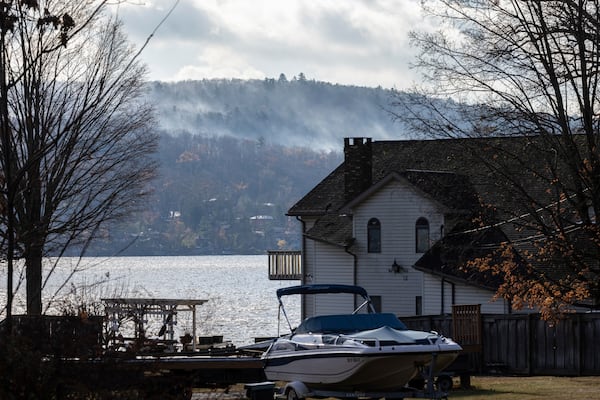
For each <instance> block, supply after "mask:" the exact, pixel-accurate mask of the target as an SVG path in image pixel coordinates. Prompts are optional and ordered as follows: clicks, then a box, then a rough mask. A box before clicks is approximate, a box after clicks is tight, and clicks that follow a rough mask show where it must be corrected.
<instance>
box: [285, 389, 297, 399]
mask: <svg viewBox="0 0 600 400" xmlns="http://www.w3.org/2000/svg"><path fill="white" fill-rule="evenodd" d="M299 399H300V398H299V397H298V393H296V391H295V390H294V389H292V388H290V389H288V391H287V400H299Z"/></svg>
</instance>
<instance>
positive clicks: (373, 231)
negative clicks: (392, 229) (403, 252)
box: [367, 218, 381, 253]
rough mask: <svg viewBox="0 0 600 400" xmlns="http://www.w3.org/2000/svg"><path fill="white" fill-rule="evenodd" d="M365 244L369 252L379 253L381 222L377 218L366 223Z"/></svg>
mask: <svg viewBox="0 0 600 400" xmlns="http://www.w3.org/2000/svg"><path fill="white" fill-rule="evenodd" d="M367 246H368V251H369V253H381V224H380V223H379V220H378V219H377V218H371V219H370V220H369V223H368V224H367Z"/></svg>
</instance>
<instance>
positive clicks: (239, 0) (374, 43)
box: [117, 0, 427, 89]
mask: <svg viewBox="0 0 600 400" xmlns="http://www.w3.org/2000/svg"><path fill="white" fill-rule="evenodd" d="M419 3H420V1H419V0H179V1H177V0H129V1H127V2H126V3H125V4H121V5H120V6H118V9H117V12H118V14H119V16H120V17H121V19H122V20H123V22H124V27H125V31H126V32H127V34H128V37H129V39H130V40H131V41H132V42H134V44H136V45H138V46H140V45H141V44H142V43H144V42H145V41H146V39H147V38H148V37H149V36H150V34H151V33H152V32H153V30H154V29H155V28H156V27H157V26H158V25H159V24H160V23H161V21H162V20H163V19H164V18H165V17H166V16H167V14H168V13H169V10H171V8H172V7H173V6H175V8H174V9H173V10H172V12H171V13H170V15H169V16H168V18H167V19H166V20H164V22H163V23H162V24H161V25H160V26H159V27H158V30H157V31H156V33H155V34H154V35H153V37H152V38H151V40H150V42H149V43H148V45H147V47H146V49H145V50H144V52H143V53H142V60H143V61H144V62H145V63H146V64H147V66H148V69H149V75H148V79H150V80H160V81H179V80H196V79H212V78H239V79H264V78H275V79H277V78H279V75H280V74H281V73H283V74H285V75H286V77H287V78H288V79H292V78H293V77H294V76H298V75H299V74H300V73H304V75H305V76H306V78H307V79H311V80H312V79H314V80H317V81H324V82H331V83H338V84H343V85H356V86H367V87H377V86H382V87H384V88H396V89H404V88H408V87H411V86H412V85H413V83H414V82H415V81H417V80H418V77H419V74H418V71H415V70H414V69H412V68H411V67H410V63H411V61H412V60H413V59H414V54H415V52H416V51H415V49H414V48H412V47H411V46H410V44H409V37H408V32H409V31H411V30H414V29H417V28H419V29H420V28H423V27H425V26H426V25H427V22H426V20H424V19H423V18H422V17H421V14H420V6H419Z"/></svg>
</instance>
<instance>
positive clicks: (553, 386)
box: [448, 376, 600, 400]
mask: <svg viewBox="0 0 600 400" xmlns="http://www.w3.org/2000/svg"><path fill="white" fill-rule="evenodd" d="M457 383H458V381H455V389H453V390H452V392H450V394H449V396H448V399H449V400H476V399H486V400H487V399H489V400H540V399H548V400H598V399H600V377H598V376H592V377H589V376H587V377H554V376H534V377H499V376H473V377H471V386H472V388H471V389H469V390H463V389H458V388H457Z"/></svg>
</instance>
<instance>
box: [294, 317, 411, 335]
mask: <svg viewBox="0 0 600 400" xmlns="http://www.w3.org/2000/svg"><path fill="white" fill-rule="evenodd" d="M384 326H389V327H390V328H394V329H398V330H406V329H407V327H406V325H404V323H402V321H400V320H399V319H398V318H396V316H395V315H394V314H392V313H379V314H340V315H320V316H317V317H311V318H307V319H306V320H304V321H303V322H302V323H301V324H300V326H298V328H296V330H295V333H296V334H301V333H337V334H347V333H353V332H360V331H366V330H371V329H377V328H381V327H384Z"/></svg>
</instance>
